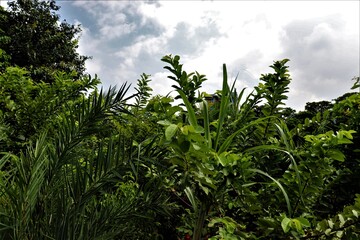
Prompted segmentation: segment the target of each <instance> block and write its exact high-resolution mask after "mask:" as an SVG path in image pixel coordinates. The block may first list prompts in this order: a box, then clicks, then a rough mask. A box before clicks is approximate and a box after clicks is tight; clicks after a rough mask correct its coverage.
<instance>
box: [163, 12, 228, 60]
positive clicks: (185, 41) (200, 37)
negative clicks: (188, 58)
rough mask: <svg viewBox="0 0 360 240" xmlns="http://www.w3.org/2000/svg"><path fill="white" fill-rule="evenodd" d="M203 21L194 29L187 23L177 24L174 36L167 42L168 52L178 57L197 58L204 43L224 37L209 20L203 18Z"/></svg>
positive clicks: (204, 45) (213, 22) (203, 47)
mask: <svg viewBox="0 0 360 240" xmlns="http://www.w3.org/2000/svg"><path fill="white" fill-rule="evenodd" d="M203 20H204V23H203V25H201V26H197V27H195V28H194V27H193V26H191V25H190V24H189V23H185V22H180V23H178V24H177V26H176V31H175V34H174V35H173V36H172V37H171V38H170V39H169V40H168V51H169V52H170V53H176V54H180V55H187V54H191V55H192V56H197V55H199V54H200V53H202V52H203V50H204V49H205V47H206V43H207V42H209V41H210V40H211V39H217V38H219V37H221V36H225V34H223V33H221V32H220V28H219V26H217V24H216V23H215V21H213V20H212V19H211V18H208V17H204V18H203Z"/></svg>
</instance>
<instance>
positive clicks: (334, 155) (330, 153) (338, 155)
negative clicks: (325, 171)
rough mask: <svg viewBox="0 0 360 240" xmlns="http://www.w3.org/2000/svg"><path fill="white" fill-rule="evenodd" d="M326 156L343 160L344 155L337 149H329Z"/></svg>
mask: <svg viewBox="0 0 360 240" xmlns="http://www.w3.org/2000/svg"><path fill="white" fill-rule="evenodd" d="M327 153H328V156H329V157H330V158H332V159H334V160H337V161H340V162H343V161H344V160H345V155H344V154H343V153H342V152H341V151H340V150H338V149H330V150H329V151H328V152H327Z"/></svg>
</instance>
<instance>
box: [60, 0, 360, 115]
mask: <svg viewBox="0 0 360 240" xmlns="http://www.w3.org/2000/svg"><path fill="white" fill-rule="evenodd" d="M57 3H58V5H60V6H61V10H60V15H61V18H62V19H66V21H67V22H69V23H75V24H81V26H82V29H83V32H82V36H81V39H80V47H79V52H80V53H81V54H84V55H89V56H92V57H93V59H92V60H89V61H88V62H87V65H86V66H87V71H88V72H89V73H90V74H92V75H93V74H95V73H97V74H98V76H99V77H100V78H101V80H102V82H103V85H104V86H105V87H108V86H109V85H115V84H117V85H120V84H122V83H124V82H129V83H132V86H135V85H136V80H137V79H138V78H139V77H140V74H142V73H143V72H144V73H146V74H151V76H152V77H151V78H152V82H151V87H152V88H153V89H154V93H155V94H163V95H165V94H167V93H168V92H170V91H171V90H172V89H171V85H172V84H173V82H172V81H171V80H170V79H167V77H166V76H167V75H169V73H168V72H167V71H166V70H165V69H163V66H164V63H163V62H161V61H160V59H161V57H162V56H164V55H167V54H173V55H180V56H181V61H182V63H183V64H184V69H185V70H186V71H188V72H190V71H195V70H196V71H198V72H199V73H201V74H205V75H206V76H207V78H208V80H207V81H206V82H205V83H204V84H203V89H202V91H206V92H208V93H212V92H214V91H216V90H218V89H220V88H221V82H222V73H221V71H222V64H223V63H226V64H227V67H228V72H229V76H230V77H231V79H234V78H235V76H236V75H237V74H239V77H238V84H237V86H238V88H239V89H242V88H243V87H247V88H249V89H251V88H252V87H253V86H255V85H257V84H258V82H259V77H260V75H261V74H262V73H269V72H272V69H270V68H269V65H271V64H272V63H273V61H274V60H281V59H283V58H289V59H290V62H289V70H290V74H291V77H292V79H293V80H292V83H291V85H290V92H289V94H288V95H289V100H288V101H287V105H288V106H290V107H293V108H295V109H297V110H301V109H303V107H304V105H305V103H306V102H309V101H319V100H331V99H334V98H336V97H338V96H341V95H342V94H344V93H346V92H349V90H350V87H351V86H352V84H353V81H352V80H351V79H352V78H353V77H354V76H359V65H360V63H359V58H360V56H359V45H360V42H359V29H360V27H359V20H360V17H359V12H360V2H359V1H318V2H316V1H251V2H250V1H125V0H118V1H96V0H89V1H77V0H73V1H58V2H57Z"/></svg>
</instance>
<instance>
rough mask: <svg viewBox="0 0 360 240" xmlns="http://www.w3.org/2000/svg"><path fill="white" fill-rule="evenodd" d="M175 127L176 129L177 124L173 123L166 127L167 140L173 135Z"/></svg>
mask: <svg viewBox="0 0 360 240" xmlns="http://www.w3.org/2000/svg"><path fill="white" fill-rule="evenodd" d="M177 129H178V126H177V125H175V124H171V125H169V126H168V127H167V128H166V130H165V138H166V140H167V141H170V140H171V139H172V137H173V136H174V135H175V133H176V131H177Z"/></svg>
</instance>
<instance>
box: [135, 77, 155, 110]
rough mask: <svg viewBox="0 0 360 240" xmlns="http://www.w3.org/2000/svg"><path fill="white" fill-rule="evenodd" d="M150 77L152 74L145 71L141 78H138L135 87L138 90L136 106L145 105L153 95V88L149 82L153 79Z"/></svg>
mask: <svg viewBox="0 0 360 240" xmlns="http://www.w3.org/2000/svg"><path fill="white" fill-rule="evenodd" d="M149 77H150V75H146V74H145V73H143V74H142V75H141V78H140V79H138V80H137V88H135V90H136V91H137V95H136V96H135V101H136V102H135V106H137V107H144V106H145V104H146V103H147V101H148V99H149V97H150V96H151V91H152V88H151V87H149V82H150V81H151V79H149Z"/></svg>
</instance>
